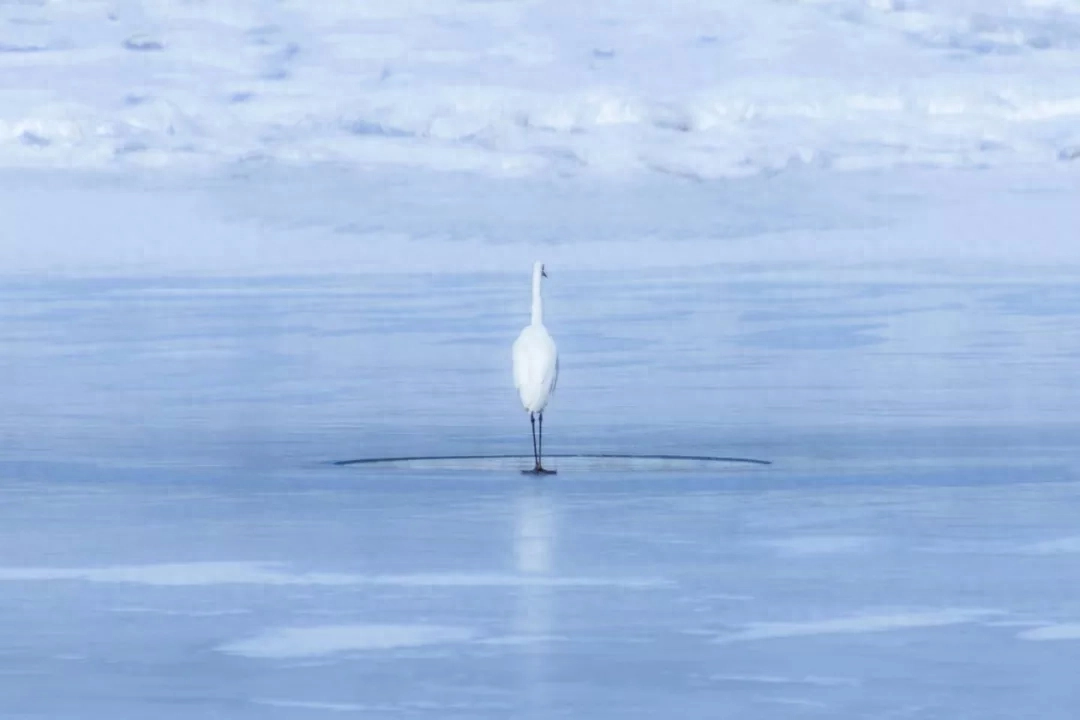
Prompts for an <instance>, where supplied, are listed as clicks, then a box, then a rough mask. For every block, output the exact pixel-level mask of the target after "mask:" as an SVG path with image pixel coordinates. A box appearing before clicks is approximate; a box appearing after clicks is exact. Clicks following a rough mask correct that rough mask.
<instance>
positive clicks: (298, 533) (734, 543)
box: [0, 265, 1080, 719]
mask: <svg viewBox="0 0 1080 720" xmlns="http://www.w3.org/2000/svg"><path fill="white" fill-rule="evenodd" d="M549 272H550V275H551V278H550V279H549V282H548V284H547V286H546V296H547V314H548V316H549V320H548V324H549V326H550V327H551V329H552V332H553V333H554V335H555V337H556V339H557V340H558V342H559V344H560V351H561V353H562V356H563V377H562V378H561V379H560V387H559V390H560V395H559V396H558V397H557V399H556V401H555V402H554V403H553V405H552V406H551V408H550V413H549V416H548V423H546V424H545V427H546V429H547V430H548V433H547V438H548V440H547V443H546V447H548V448H549V450H550V451H551V452H581V451H586V452H665V453H691V454H701V453H707V454H708V453H712V454H723V455H744V456H750V457H759V458H765V459H768V460H771V461H772V462H773V464H772V465H770V466H768V467H740V466H730V467H727V466H725V467H722V468H717V469H716V470H715V471H700V470H699V471H694V472H687V473H681V474H680V473H663V472H658V471H656V470H648V469H641V470H635V471H614V470H610V471H605V470H603V469H601V470H597V471H584V470H582V469H581V468H577V469H575V468H574V467H564V468H563V470H562V472H560V474H559V475H558V476H555V477H553V478H546V479H541V480H537V479H533V478H528V477H523V476H520V475H518V474H517V473H516V472H514V471H512V470H510V471H507V470H505V469H502V470H499V469H490V468H489V469H468V468H457V469H453V468H448V469H439V468H434V469H432V468H428V469H408V470H376V469H372V468H356V467H335V466H333V465H332V464H331V463H332V461H334V460H342V459H347V458H353V457H364V456H373V455H382V454H389V455H393V454H440V453H458V452H468V453H506V452H521V453H523V454H526V455H527V454H528V452H529V449H530V448H529V444H528V443H529V439H528V423H527V422H526V418H525V416H524V415H523V414H522V413H521V411H520V409H519V408H518V406H517V400H516V397H515V395H514V392H513V389H512V387H511V385H510V378H509V343H510V341H511V340H512V338H513V336H514V334H515V332H516V330H517V329H518V326H519V325H520V324H521V323H522V322H523V320H522V318H524V317H526V313H527V303H528V295H527V280H528V266H527V265H526V266H525V268H524V271H523V272H522V273H516V274H506V273H495V272H491V273H480V272H476V273H462V274H456V275H455V274H439V275H431V274H425V273H412V274H408V273H403V274H398V275H358V276H351V277H350V276H330V275H307V276H304V277H274V278H262V279H257V278H254V279H253V278H229V277H222V278H216V279H205V278H203V279H190V278H188V279H184V278H173V279H113V280H110V279H99V280H83V279H51V280H45V279H40V278H39V277H38V278H35V277H32V276H24V277H21V278H11V279H8V280H6V281H5V283H4V286H3V289H2V297H0V301H2V302H0V307H2V308H3V309H2V311H0V313H2V319H0V322H2V325H3V327H4V332H5V335H6V344H5V353H4V355H3V358H2V359H0V363H2V371H3V375H4V377H5V378H7V379H8V382H9V387H8V389H7V390H6V391H5V403H4V407H3V409H2V411H0V422H2V426H0V427H2V431H3V436H4V438H5V440H4V452H3V461H2V466H0V469H2V473H3V475H2V477H3V482H2V484H0V492H2V496H3V498H2V502H0V546H2V547H3V548H4V550H3V561H2V563H0V587H2V589H3V592H2V593H0V618H3V620H2V621H0V622H2V623H3V625H2V633H3V638H4V640H3V642H2V644H0V697H2V698H3V706H4V714H5V716H6V717H11V718H23V717H25V718H46V717H47V718H80V719H86V718H135V717H154V718H162V719H167V718H190V717H195V716H197V717H205V718H211V717H220V718H247V717H251V718H256V717H258V718H270V717H272V718H277V717H282V718H320V717H337V716H342V715H344V716H350V715H355V716H358V717H432V718H458V717H460V718H465V717H469V718H476V717H491V718H497V717H509V716H514V717H538V718H539V717H544V718H547V717H557V716H561V717H590V718H596V717H620V718H625V717H680V718H716V717H732V718H736V717H738V718H745V717H754V718H789V717H828V718H838V717H843V718H863V717H880V718H893V717H895V718H940V717H978V718H1015V717H1018V716H1019V715H1032V716H1038V717H1040V718H1048V719H1049V718H1062V719H1064V718H1071V717H1072V708H1074V707H1075V706H1076V703H1077V701H1078V700H1080V696H1078V693H1077V691H1076V690H1075V683H1074V675H1073V670H1072V668H1073V667H1074V666H1075V663H1076V661H1077V660H1080V642H1078V641H1080V596H1078V595H1077V594H1076V592H1075V590H1074V587H1073V585H1074V583H1073V579H1074V578H1075V576H1076V570H1075V563H1076V558H1077V556H1078V554H1080V525H1078V523H1077V520H1076V518H1077V517H1078V514H1080V485H1077V484H1076V482H1075V467H1076V465H1075V463H1076V451H1075V442H1074V441H1075V437H1076V430H1077V411H1076V407H1075V402H1074V393H1073V388H1075V387H1076V384H1077V380H1078V378H1077V373H1078V372H1080V371H1078V367H1080V366H1078V365H1077V363H1076V362H1075V360H1076V356H1077V349H1078V340H1080V338H1078V335H1077V331H1076V322H1075V320H1076V316H1077V314H1078V313H1080V295H1077V293H1076V291H1075V286H1074V285H1072V284H1070V283H1069V282H1067V281H1060V282H1055V281H1053V280H1050V281H1047V280H1045V279H1043V280H1041V281H1035V280H1032V281H1022V280H1016V279H1010V280H1007V281H1006V280H1003V281H1001V282H995V281H992V280H980V281H978V282H975V281H972V280H971V279H970V278H968V279H964V280H961V281H956V282H948V281H945V280H942V279H938V280H935V281H925V282H915V281H913V282H909V283H899V282H895V281H894V282H869V281H868V282H854V281H851V282H840V283H825V282H816V283H815V282H811V281H805V280H786V281H785V280H777V279H768V278H762V277H761V276H760V275H759V274H755V273H746V274H745V275H737V274H736V275H734V276H731V275H728V276H723V277H720V276H717V274H716V273H712V272H709V271H706V270H693V269H683V270H671V269H664V270H656V271H649V270H645V269H639V270H636V271H618V272H616V271H610V272H603V271H575V270H573V269H565V270H561V269H560V268H559V267H558V266H549ZM555 464H556V465H557V463H555Z"/></svg>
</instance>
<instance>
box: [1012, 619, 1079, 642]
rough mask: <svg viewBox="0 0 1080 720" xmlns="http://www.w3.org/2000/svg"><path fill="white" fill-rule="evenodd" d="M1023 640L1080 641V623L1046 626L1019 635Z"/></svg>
mask: <svg viewBox="0 0 1080 720" xmlns="http://www.w3.org/2000/svg"><path fill="white" fill-rule="evenodd" d="M1016 637H1018V638H1020V639H1021V640H1080V623H1063V624H1060V625H1044V626H1043V627H1038V628H1034V629H1031V630H1024V631H1023V632H1021V633H1019V634H1017V636H1016Z"/></svg>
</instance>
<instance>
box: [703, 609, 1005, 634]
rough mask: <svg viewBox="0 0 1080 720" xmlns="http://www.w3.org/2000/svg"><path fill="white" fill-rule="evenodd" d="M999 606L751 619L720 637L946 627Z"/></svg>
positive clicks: (969, 620)
mask: <svg viewBox="0 0 1080 720" xmlns="http://www.w3.org/2000/svg"><path fill="white" fill-rule="evenodd" d="M999 613H1000V611H996V610H982V609H965V608H956V609H945V610H932V611H926V612H895V613H879V614H860V615H852V616H848V617H840V618H832V619H828V620H811V621H805V622H762V623H750V624H748V625H746V627H745V629H744V630H742V631H740V632H736V633H733V634H730V635H726V636H722V637H720V638H718V641H719V642H737V641H741V640H769V639H774V638H793V637H807V636H813V635H852V634H854V635H858V634H864V633H877V632H890V631H895V630H912V629H919V628H932V627H945V626H949V625H961V624H966V623H973V622H978V621H979V620H982V619H983V618H987V617H990V616H992V615H997V614H999Z"/></svg>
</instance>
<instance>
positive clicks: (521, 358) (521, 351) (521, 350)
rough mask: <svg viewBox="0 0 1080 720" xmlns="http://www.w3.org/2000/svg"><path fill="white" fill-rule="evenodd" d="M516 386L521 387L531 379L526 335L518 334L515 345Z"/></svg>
mask: <svg viewBox="0 0 1080 720" xmlns="http://www.w3.org/2000/svg"><path fill="white" fill-rule="evenodd" d="M513 362H514V387H515V388H517V389H519V390H520V389H521V386H522V385H524V384H525V383H526V382H528V380H529V356H528V353H527V352H526V349H525V335H524V333H522V334H521V335H518V338H517V340H515V341H514V347H513Z"/></svg>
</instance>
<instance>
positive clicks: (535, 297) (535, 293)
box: [513, 262, 559, 413]
mask: <svg viewBox="0 0 1080 720" xmlns="http://www.w3.org/2000/svg"><path fill="white" fill-rule="evenodd" d="M544 276H545V273H544V266H543V264H542V263H539V262H538V263H536V264H535V265H534V266H533V279H532V322H530V323H529V324H528V325H526V326H525V327H524V329H522V331H521V333H520V334H519V335H518V337H517V340H515V341H514V348H513V356H514V387H516V388H517V391H518V395H519V396H520V397H521V404H522V405H523V406H524V407H525V410H526V412H529V413H541V412H543V411H544V408H545V407H547V404H548V402H549V401H550V400H551V396H552V395H553V394H554V393H555V385H556V383H557V382H558V379H559V353H558V351H557V350H556V349H555V341H554V340H553V339H552V338H551V333H549V332H548V330H547V328H546V327H544V301H543V298H542V297H541V296H540V280H541V278H543V277H544Z"/></svg>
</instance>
